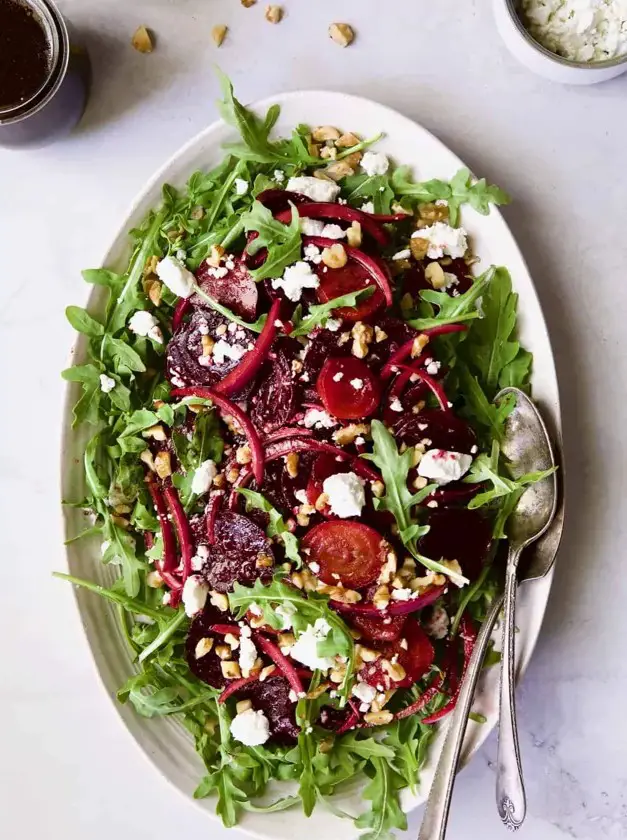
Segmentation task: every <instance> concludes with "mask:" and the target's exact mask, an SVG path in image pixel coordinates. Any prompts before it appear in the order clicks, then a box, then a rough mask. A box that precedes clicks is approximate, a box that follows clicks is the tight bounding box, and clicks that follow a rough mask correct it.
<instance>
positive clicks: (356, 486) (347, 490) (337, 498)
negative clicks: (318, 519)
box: [322, 472, 366, 519]
mask: <svg viewBox="0 0 627 840" xmlns="http://www.w3.org/2000/svg"><path fill="white" fill-rule="evenodd" d="M322 490H323V492H324V493H326V494H327V496H328V497H329V506H330V508H331V513H334V514H335V515H336V516H339V517H340V519H346V518H347V517H349V516H360V515H361V509H362V508H363V506H364V505H365V504H366V493H365V491H364V482H363V480H362V479H361V478H360V477H359V476H358V475H357V474H356V473H354V472H348V473H336V474H335V475H330V476H329V477H328V478H325V480H324V481H323V482H322Z"/></svg>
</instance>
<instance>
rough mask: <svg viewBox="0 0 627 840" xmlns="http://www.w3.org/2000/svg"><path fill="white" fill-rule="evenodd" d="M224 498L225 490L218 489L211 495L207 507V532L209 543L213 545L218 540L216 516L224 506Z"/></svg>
mask: <svg viewBox="0 0 627 840" xmlns="http://www.w3.org/2000/svg"><path fill="white" fill-rule="evenodd" d="M223 498H224V493H223V491H222V490H218V491H217V492H216V493H214V494H213V495H212V496H210V497H209V501H208V502H207V507H206V508H205V529H206V532H207V542H208V543H209V545H213V544H214V543H215V541H216V535H215V525H216V518H217V516H218V513H219V512H220V508H221V507H222V499H223Z"/></svg>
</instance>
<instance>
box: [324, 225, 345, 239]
mask: <svg viewBox="0 0 627 840" xmlns="http://www.w3.org/2000/svg"><path fill="white" fill-rule="evenodd" d="M322 236H324V238H325V239H344V238H345V237H346V231H345V230H344V228H342V227H340V226H339V225H325V226H324V227H323V228H322Z"/></svg>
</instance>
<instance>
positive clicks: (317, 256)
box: [303, 244, 322, 265]
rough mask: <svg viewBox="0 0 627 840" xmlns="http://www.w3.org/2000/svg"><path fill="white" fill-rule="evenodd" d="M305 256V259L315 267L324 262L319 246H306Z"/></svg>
mask: <svg viewBox="0 0 627 840" xmlns="http://www.w3.org/2000/svg"><path fill="white" fill-rule="evenodd" d="M303 254H304V256H305V259H306V260H307V261H308V262H312V263H313V264H314V265H319V264H320V263H321V262H322V251H321V250H320V248H318V246H317V245H311V244H309V245H305V250H304V251H303Z"/></svg>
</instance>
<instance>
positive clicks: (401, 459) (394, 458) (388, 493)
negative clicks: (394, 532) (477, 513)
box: [362, 420, 468, 586]
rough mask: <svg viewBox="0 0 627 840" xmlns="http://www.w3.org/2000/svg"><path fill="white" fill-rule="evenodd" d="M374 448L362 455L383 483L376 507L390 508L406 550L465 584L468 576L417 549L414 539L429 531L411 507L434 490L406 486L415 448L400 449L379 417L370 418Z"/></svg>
mask: <svg viewBox="0 0 627 840" xmlns="http://www.w3.org/2000/svg"><path fill="white" fill-rule="evenodd" d="M370 431H371V434H372V443H373V451H372V453H371V454H369V455H362V457H363V458H367V459H368V460H369V461H372V462H373V464H375V465H376V466H377V467H378V468H379V470H380V472H381V477H382V478H383V483H384V484H385V495H384V496H381V498H379V499H374V500H373V503H374V505H375V507H376V509H377V510H386V511H389V512H390V513H391V514H392V515H393V516H394V518H395V519H396V524H397V525H398V531H399V536H400V538H401V540H402V541H403V545H404V546H405V547H406V548H407V550H408V551H409V552H410V553H411V554H412V556H413V557H415V559H416V560H418V561H419V562H420V563H422V565H423V566H425V567H426V568H427V569H430V570H431V571H433V572H437V573H439V574H443V575H447V576H448V577H450V579H451V580H452V581H453V582H454V583H456V584H457V585H458V586H462V585H463V584H465V583H468V579H467V578H465V577H463V576H462V575H458V574H457V573H456V572H452V571H451V570H450V569H448V568H447V567H446V566H443V565H442V563H438V562H437V561H436V560H431V559H430V558H428V557H425V556H424V555H422V554H421V553H420V552H419V551H418V546H417V542H416V541H417V539H418V538H419V537H421V536H423V535H424V534H426V533H427V531H428V530H429V528H428V526H420V525H419V524H418V523H417V522H416V521H415V520H414V519H413V518H412V513H411V511H412V508H414V507H415V506H416V505H418V504H419V503H420V502H421V501H422V500H423V499H425V498H426V497H427V496H429V495H430V494H431V493H433V491H434V490H435V489H436V485H433V484H429V485H427V486H426V487H425V488H424V489H423V490H420V491H418V492H417V493H413V494H412V493H410V492H409V489H408V488H407V476H408V475H409V471H410V469H411V468H412V466H413V457H414V448H413V447H409V448H408V449H406V450H405V452H402V453H401V452H399V451H398V448H397V446H396V441H395V440H394V438H393V437H392V435H391V434H390V432H389V431H388V430H387V429H386V427H385V426H384V425H383V423H382V422H381V421H380V420H373V421H372V423H371V426H370Z"/></svg>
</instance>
